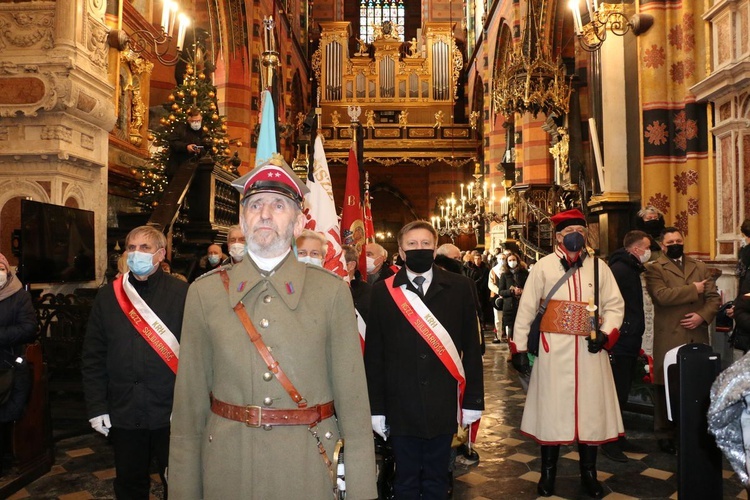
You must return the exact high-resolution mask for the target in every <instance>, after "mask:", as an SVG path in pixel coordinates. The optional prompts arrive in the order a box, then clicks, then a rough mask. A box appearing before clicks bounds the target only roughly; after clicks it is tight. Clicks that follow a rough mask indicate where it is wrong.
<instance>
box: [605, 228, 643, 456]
mask: <svg viewBox="0 0 750 500" xmlns="http://www.w3.org/2000/svg"><path fill="white" fill-rule="evenodd" d="M623 245H624V248H620V249H618V250H615V251H614V252H613V253H612V255H610V257H609V267H610V269H611V270H612V274H613V275H614V277H615V281H617V286H618V287H619V288H620V293H621V294H622V298H623V300H625V315H624V318H623V323H622V327H621V328H620V338H619V339H618V340H617V343H616V344H615V345H614V347H613V348H612V350H611V351H610V357H609V358H610V362H611V364H612V376H613V377H614V379H615V390H616V391H617V400H618V402H619V403H620V412H622V409H623V408H624V407H625V404H626V403H627V402H628V394H629V393H630V386H631V384H632V382H633V372H634V370H635V364H636V359H637V358H638V354H639V353H640V351H641V340H642V338H643V331H644V330H645V328H646V323H645V319H644V316H643V286H642V285H641V277H640V276H641V273H642V272H643V271H644V270H645V268H644V267H643V264H645V263H646V262H648V261H649V259H650V258H651V249H650V246H651V239H650V238H649V235H648V234H647V233H645V232H643V231H638V230H634V231H630V232H629V233H627V234H626V235H625V238H624V239H623ZM623 445H625V438H621V439H620V440H618V441H613V442H609V443H605V444H603V445H602V446H600V448H601V450H602V453H603V454H604V456H606V457H607V458H609V459H611V460H615V461H618V462H626V461H627V460H628V458H627V457H626V456H625V454H624V453H623V452H622V447H623Z"/></svg>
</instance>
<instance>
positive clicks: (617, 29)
mask: <svg viewBox="0 0 750 500" xmlns="http://www.w3.org/2000/svg"><path fill="white" fill-rule="evenodd" d="M584 1H585V2H586V11H587V12H588V17H589V21H588V22H587V23H585V24H584V23H583V18H582V17H581V10H580V8H579V0H570V2H569V6H570V9H571V10H572V11H573V27H574V29H575V33H576V36H577V37H578V42H579V44H580V45H581V48H582V49H583V50H585V51H587V52H595V51H597V50H599V48H601V46H602V44H603V43H604V41H605V40H606V39H607V33H610V32H611V33H613V34H615V35H617V36H625V34H627V33H628V32H629V31H631V30H632V31H633V33H634V34H635V35H636V36H637V35H640V34H641V33H645V32H646V31H648V29H649V28H650V27H651V25H652V24H654V17H653V16H651V15H649V14H633V15H632V16H631V17H628V16H627V15H626V14H625V13H624V12H623V11H622V5H621V4H611V3H605V2H603V1H601V2H600V0H584Z"/></svg>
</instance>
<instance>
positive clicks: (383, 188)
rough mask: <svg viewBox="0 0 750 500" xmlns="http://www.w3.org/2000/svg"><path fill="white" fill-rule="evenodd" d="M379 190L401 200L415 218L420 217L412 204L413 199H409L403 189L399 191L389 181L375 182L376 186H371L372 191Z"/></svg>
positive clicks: (372, 192)
mask: <svg viewBox="0 0 750 500" xmlns="http://www.w3.org/2000/svg"><path fill="white" fill-rule="evenodd" d="M377 192H383V193H388V194H390V195H391V196H393V197H394V198H396V199H397V200H399V201H400V202H401V203H402V204H403V205H404V206H405V207H406V209H407V210H408V211H409V213H410V214H411V216H412V217H413V218H414V220H419V219H420V217H419V215H417V211H416V210H414V205H412V203H411V201H409V199H408V198H407V197H406V196H405V195H404V194H403V193H402V192H401V191H399V190H398V189H396V188H395V187H393V186H392V185H390V184H387V183H379V184H375V185H374V186H372V187H371V188H370V193H371V194H374V193H377Z"/></svg>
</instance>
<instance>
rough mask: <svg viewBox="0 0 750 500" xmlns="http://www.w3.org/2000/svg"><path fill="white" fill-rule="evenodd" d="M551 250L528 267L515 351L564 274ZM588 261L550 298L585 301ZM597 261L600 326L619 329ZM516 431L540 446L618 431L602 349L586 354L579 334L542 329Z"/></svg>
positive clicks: (618, 300)
mask: <svg viewBox="0 0 750 500" xmlns="http://www.w3.org/2000/svg"><path fill="white" fill-rule="evenodd" d="M562 257H563V253H562V251H561V249H560V248H557V249H556V250H555V252H554V253H552V254H550V255H547V256H546V257H544V258H542V259H541V260H539V262H538V263H537V264H535V265H534V267H533V268H532V270H531V272H530V274H529V278H528V279H527V281H526V285H525V287H524V290H523V294H522V295H521V301H520V304H519V307H518V314H517V316H516V322H515V328H514V339H513V342H514V343H515V349H516V350H517V351H519V352H524V351H526V349H527V341H528V336H529V327H530V326H531V323H532V322H533V320H534V317H535V316H536V313H537V310H538V308H539V305H540V303H541V302H542V301H543V300H544V299H545V298H546V297H547V294H548V293H549V292H550V290H551V289H552V287H553V286H555V283H557V282H558V280H560V278H562V276H563V275H564V274H565V269H564V268H563V265H562V262H561V260H560V259H561V258H562ZM594 261H595V260H594V259H592V258H589V257H587V258H586V259H585V260H584V262H583V266H582V267H581V268H579V269H578V270H577V271H575V272H574V273H573V275H572V276H570V277H569V278H568V281H567V283H565V284H563V285H562V286H561V287H560V288H559V289H558V290H557V292H556V293H555V295H554V296H553V297H552V298H553V299H555V300H570V301H576V302H588V301H589V297H592V296H593V294H594ZM596 262H597V264H598V265H599V312H600V318H601V321H602V323H601V328H600V329H601V330H602V331H603V332H605V333H607V334H611V333H612V332H615V331H619V328H620V326H621V324H622V319H623V314H624V309H625V303H624V301H623V299H622V295H620V290H619V289H618V287H617V283H616V282H615V279H614V277H613V276H612V272H611V271H610V270H609V267H607V265H606V264H605V263H604V262H603V261H601V260H600V259H596ZM521 432H522V433H523V434H526V435H528V436H529V437H532V438H534V439H535V440H536V441H537V442H539V443H540V444H569V443H572V442H575V441H577V442H579V443H584V444H597V443H603V442H607V441H612V440H615V439H617V437H618V436H619V435H622V434H623V433H624V428H623V425H622V418H621V416H620V407H619V405H618V403H617V393H616V392H615V384H614V380H613V378H612V369H611V367H610V364H609V356H608V354H607V351H606V350H602V351H600V352H598V353H597V354H591V353H590V352H589V351H588V348H587V342H586V337H585V336H580V335H569V334H561V333H555V332H542V333H541V339H540V343H539V357H538V358H537V359H536V360H535V362H534V368H533V370H532V372H531V381H530V383H529V392H528V395H527V397H526V406H525V408H524V412H523V419H522V421H521Z"/></svg>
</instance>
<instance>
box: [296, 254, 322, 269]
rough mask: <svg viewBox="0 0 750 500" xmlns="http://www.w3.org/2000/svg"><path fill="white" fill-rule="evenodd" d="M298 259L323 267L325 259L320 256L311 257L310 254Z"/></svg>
mask: <svg viewBox="0 0 750 500" xmlns="http://www.w3.org/2000/svg"><path fill="white" fill-rule="evenodd" d="M297 260H298V261H300V262H305V263H307V264H312V265H313V266H318V267H323V260H322V259H321V258H319V257H310V256H309V255H305V256H303V257H297Z"/></svg>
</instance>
